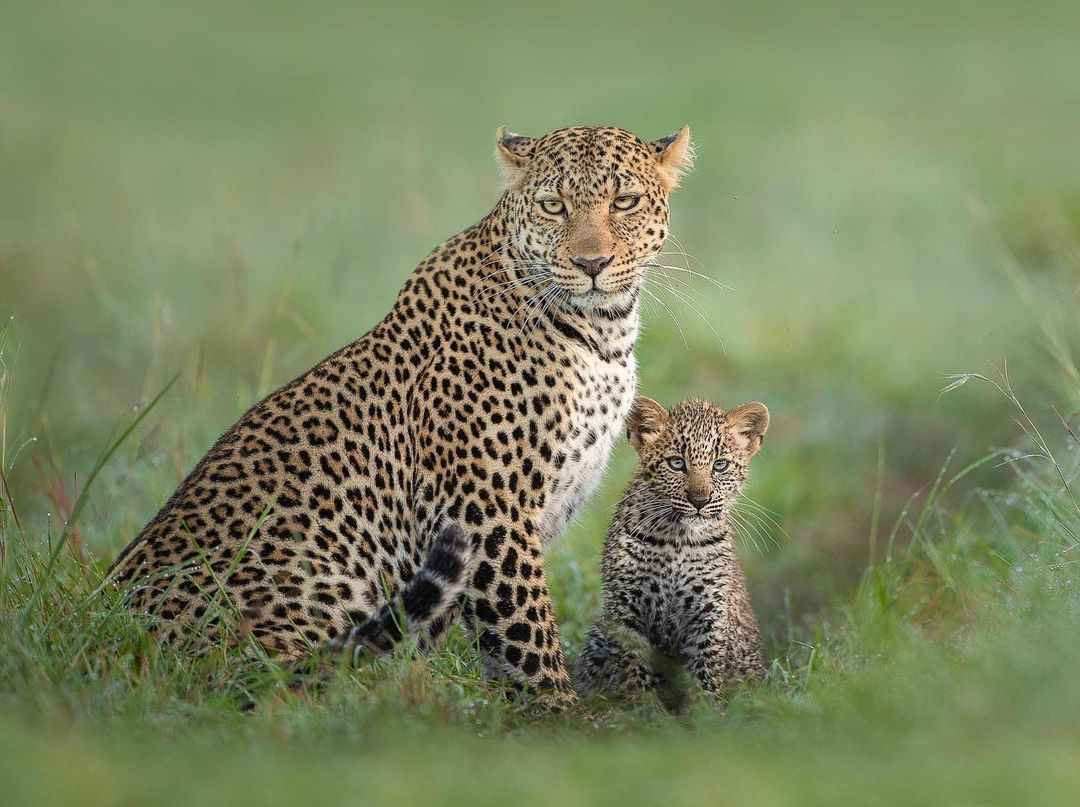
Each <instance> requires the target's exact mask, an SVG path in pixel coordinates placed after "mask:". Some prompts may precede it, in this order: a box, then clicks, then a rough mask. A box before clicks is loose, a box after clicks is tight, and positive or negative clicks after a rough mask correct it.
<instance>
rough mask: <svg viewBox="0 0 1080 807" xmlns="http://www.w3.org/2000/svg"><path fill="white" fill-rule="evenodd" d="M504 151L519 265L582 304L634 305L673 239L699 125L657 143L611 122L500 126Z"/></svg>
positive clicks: (499, 146) (499, 149) (499, 151)
mask: <svg viewBox="0 0 1080 807" xmlns="http://www.w3.org/2000/svg"><path fill="white" fill-rule="evenodd" d="M495 153H496V156H497V158H498V160H499V163H500V165H501V167H502V169H503V173H504V174H505V177H506V196H505V197H504V202H505V204H506V210H507V218H508V220H507V222H506V223H507V227H508V230H509V232H508V237H509V239H510V241H511V245H512V247H513V249H514V252H515V253H516V255H515V256H514V257H515V258H516V259H517V260H518V261H519V264H518V266H517V270H518V271H519V273H528V274H531V275H533V279H534V280H535V281H536V282H537V283H538V284H541V283H542V284H543V285H545V286H546V285H547V284H549V283H550V284H552V285H553V286H554V287H555V288H556V289H557V290H558V291H557V296H558V297H559V298H560V299H561V300H562V302H563V303H564V304H566V305H569V306H570V307H572V308H576V309H578V310H582V311H589V310H593V309H614V308H622V307H625V306H626V305H628V303H629V302H630V301H631V300H632V299H633V298H634V295H635V294H636V292H637V288H638V286H639V285H640V284H641V281H642V279H643V273H644V270H643V268H642V267H643V265H644V264H645V263H647V262H648V261H650V260H652V259H653V258H654V257H656V254H657V253H658V252H659V251H660V249H661V247H662V246H663V244H664V239H665V238H667V234H668V194H670V193H671V190H672V189H673V188H674V187H675V186H676V185H677V184H678V182H679V177H680V176H681V175H682V173H683V172H684V171H686V170H687V169H688V168H689V167H690V164H691V162H692V159H693V150H692V146H691V144H690V129H689V128H688V127H686V126H684V127H683V128H682V129H680V130H679V131H677V132H676V133H675V134H673V135H670V136H669V137H665V138H662V139H660V140H654V141H652V142H651V143H646V142H645V141H643V140H640V139H639V138H638V137H636V136H635V135H633V134H631V133H630V132H627V131H624V130H623V129H616V128H614V127H610V126H575V127H571V128H568V129H557V130H555V131H554V132H551V133H550V134H547V135H544V136H543V137H523V136H521V135H518V134H514V133H513V132H508V131H506V129H500V130H499V132H498V135H497V137H496V145H495ZM519 276H520V274H519Z"/></svg>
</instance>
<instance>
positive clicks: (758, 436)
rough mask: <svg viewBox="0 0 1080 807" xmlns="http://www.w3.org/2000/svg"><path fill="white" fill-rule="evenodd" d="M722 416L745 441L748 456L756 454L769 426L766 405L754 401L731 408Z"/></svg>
mask: <svg viewBox="0 0 1080 807" xmlns="http://www.w3.org/2000/svg"><path fill="white" fill-rule="evenodd" d="M724 418H725V419H726V420H727V422H728V425H730V426H731V428H732V429H733V430H734V431H735V433H736V434H737V435H739V436H740V437H742V438H743V439H744V440H745V441H746V446H747V450H748V451H749V454H750V456H751V457H752V456H753V455H754V454H756V453H757V450H758V449H759V448H761V443H762V441H764V439H765V432H766V431H767V430H768V428H769V409H768V407H767V406H765V404H763V403H759V402H758V401H754V402H753V403H748V404H743V405H742V406H740V407H737V408H735V409H732V410H731V411H730V412H728V413H727V414H726V415H725V416H724Z"/></svg>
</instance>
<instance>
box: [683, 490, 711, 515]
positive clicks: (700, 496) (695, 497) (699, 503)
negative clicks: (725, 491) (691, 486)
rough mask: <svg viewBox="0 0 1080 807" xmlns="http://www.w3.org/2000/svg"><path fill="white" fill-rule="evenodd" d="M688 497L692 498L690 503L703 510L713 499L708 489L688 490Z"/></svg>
mask: <svg viewBox="0 0 1080 807" xmlns="http://www.w3.org/2000/svg"><path fill="white" fill-rule="evenodd" d="M686 498H688V499H689V500H690V504H692V505H694V507H696V508H697V509H698V510H701V508H703V507H704V506H705V505H707V504H708V503H709V501H710V500H711V499H712V494H711V493H709V492H708V491H700V490H692V491H687V494H686Z"/></svg>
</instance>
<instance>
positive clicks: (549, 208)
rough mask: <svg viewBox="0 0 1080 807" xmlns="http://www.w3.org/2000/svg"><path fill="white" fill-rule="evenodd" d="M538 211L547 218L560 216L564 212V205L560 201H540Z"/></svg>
mask: <svg viewBox="0 0 1080 807" xmlns="http://www.w3.org/2000/svg"><path fill="white" fill-rule="evenodd" d="M540 209H541V210H543V211H544V212H545V213H547V214H548V215H549V216H561V215H562V214H563V213H565V212H566V203H565V202H563V201H562V200H561V199H541V200H540Z"/></svg>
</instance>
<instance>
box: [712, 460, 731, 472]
mask: <svg viewBox="0 0 1080 807" xmlns="http://www.w3.org/2000/svg"><path fill="white" fill-rule="evenodd" d="M729 465H731V460H717V461H716V462H714V463H713V464H712V469H713V470H714V471H716V472H717V473H720V472H721V471H726V470H727V469H728V466H729Z"/></svg>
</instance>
